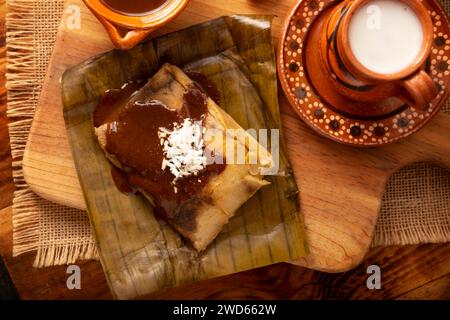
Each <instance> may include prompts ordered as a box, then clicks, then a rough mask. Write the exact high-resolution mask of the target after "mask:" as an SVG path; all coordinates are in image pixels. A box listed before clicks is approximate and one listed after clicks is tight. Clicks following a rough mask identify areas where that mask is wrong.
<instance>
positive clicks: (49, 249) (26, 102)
mask: <svg viewBox="0 0 450 320" xmlns="http://www.w3.org/2000/svg"><path fill="white" fill-rule="evenodd" d="M443 2H444V5H445V6H446V9H447V12H448V10H449V9H450V0H444V1H443ZM8 4H9V13H8V15H7V55H8V58H7V61H8V69H7V86H8V117H9V118H10V120H11V124H10V128H9V129H10V138H11V149H12V155H13V159H14V163H13V171H14V180H15V183H16V186H17V191H16V192H15V196H14V205H13V226H14V232H13V234H14V239H13V254H14V255H19V254H22V253H25V252H29V251H36V252H37V255H36V260H35V264H34V265H35V266H36V267H43V266H51V265H58V264H67V263H73V262H74V261H75V260H77V259H96V258H97V256H98V252H97V249H96V245H95V241H94V238H93V234H92V232H91V228H90V225H89V220H88V217H87V214H86V212H84V211H79V210H74V209H71V208H68V207H64V206H60V205H57V204H54V203H51V202H48V201H46V200H43V199H41V198H39V197H38V196H36V195H35V194H33V193H32V192H31V191H30V189H29V188H28V187H27V185H26V183H25V181H24V179H23V175H22V170H21V158H22V155H23V151H24V148H25V143H26V140H27V136H28V132H29V129H30V126H31V121H32V119H33V115H34V111H35V108H36V105H37V101H38V96H39V93H40V90H41V85H42V83H43V80H44V77H45V73H46V70H47V65H48V61H49V58H50V55H51V52H52V47H53V43H54V40H55V37H56V32H57V28H58V25H59V22H60V17H61V14H62V12H63V8H64V0H10V1H8ZM444 112H450V103H447V105H446V106H445V108H444ZM449 240H450V173H449V172H448V171H447V170H446V169H443V168H440V167H438V166H436V165H434V164H430V163H420V164H416V165H412V166H409V167H407V168H404V169H402V170H401V171H400V172H398V173H396V174H395V175H394V176H393V177H392V178H391V180H390V182H389V184H388V186H387V189H386V192H385V194H384V198H383V204H382V207H381V213H380V217H379V219H378V223H377V226H376V231H375V237H374V240H373V244H372V245H373V246H383V245H395V244H402V245H404V244H418V243H435V242H447V241H449Z"/></svg>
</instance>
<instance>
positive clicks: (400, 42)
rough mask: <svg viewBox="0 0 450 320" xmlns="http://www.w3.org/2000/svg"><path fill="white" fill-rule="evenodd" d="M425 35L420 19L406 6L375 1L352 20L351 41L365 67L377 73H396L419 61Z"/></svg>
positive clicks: (387, 0)
mask: <svg viewBox="0 0 450 320" xmlns="http://www.w3.org/2000/svg"><path fill="white" fill-rule="evenodd" d="M423 32H424V31H423V28H422V24H421V22H420V20H419V18H418V17H417V15H416V13H415V12H414V10H413V9H412V8H411V7H410V6H408V4H407V3H405V2H403V1H399V0H372V1H369V2H368V3H366V4H365V5H363V6H362V7H361V8H359V9H358V10H357V11H356V12H355V13H354V15H353V17H352V18H351V21H350V26H349V41H350V47H351V50H352V52H353V54H354V56H355V57H356V58H357V60H358V61H359V62H360V63H361V64H362V65H363V66H364V67H366V68H367V69H369V70H370V71H372V72H375V73H378V74H395V73H398V72H401V71H402V70H404V69H405V68H407V67H408V66H409V65H411V64H412V63H414V61H415V60H416V59H417V57H418V55H419V53H420V50H421V48H422V44H423V41H424V34H423Z"/></svg>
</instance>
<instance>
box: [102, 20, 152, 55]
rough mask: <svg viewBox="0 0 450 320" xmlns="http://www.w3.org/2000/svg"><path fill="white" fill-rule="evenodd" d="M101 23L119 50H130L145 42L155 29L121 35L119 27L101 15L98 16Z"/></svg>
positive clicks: (133, 31)
mask: <svg viewBox="0 0 450 320" xmlns="http://www.w3.org/2000/svg"><path fill="white" fill-rule="evenodd" d="M96 16H97V17H98V19H99V20H100V22H101V23H102V24H103V26H104V27H105V29H106V31H107V32H108V34H109V37H110V38H111V41H112V43H113V44H114V46H115V47H116V48H117V49H120V50H128V49H131V48H133V47H134V46H136V45H137V44H138V43H139V42H141V41H142V40H144V39H145V38H146V37H147V36H148V35H149V34H150V33H151V32H152V31H153V30H154V29H138V30H128V32H127V33H126V34H125V35H122V34H120V32H119V30H118V28H117V26H115V25H114V24H112V23H111V22H109V21H108V20H106V19H105V18H103V17H102V16H100V15H97V14H96Z"/></svg>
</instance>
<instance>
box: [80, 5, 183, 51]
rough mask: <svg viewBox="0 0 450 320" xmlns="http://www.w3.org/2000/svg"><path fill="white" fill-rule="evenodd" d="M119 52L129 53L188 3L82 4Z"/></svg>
mask: <svg viewBox="0 0 450 320" xmlns="http://www.w3.org/2000/svg"><path fill="white" fill-rule="evenodd" d="M83 1H84V3H85V4H86V6H87V7H88V8H89V9H90V10H91V11H92V12H93V13H94V15H95V16H96V17H97V18H98V19H99V20H100V22H101V23H102V24H103V26H104V27H105V28H106V31H107V32H108V34H109V36H110V38H111V41H112V42H113V44H114V46H115V47H116V48H118V49H122V50H126V49H131V48H132V47H134V46H135V45H137V44H138V43H139V42H141V41H142V40H144V39H145V38H146V37H147V36H148V35H149V34H150V33H151V32H152V31H154V30H155V29H157V28H159V27H161V26H162V25H164V24H166V23H168V22H169V21H171V20H173V19H174V18H175V17H176V16H177V15H178V14H180V13H181V11H183V9H184V8H185V7H186V5H187V3H188V2H189V0H83Z"/></svg>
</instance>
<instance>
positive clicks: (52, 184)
mask: <svg viewBox="0 0 450 320" xmlns="http://www.w3.org/2000/svg"><path fill="white" fill-rule="evenodd" d="M295 2H296V1H295V0H284V1H279V0H265V1H253V0H248V1H246V0H233V1H211V0H192V1H191V3H190V4H189V5H188V7H187V9H186V10H185V11H184V12H183V13H182V14H181V15H180V16H179V17H178V18H177V19H176V20H175V21H173V22H172V23H170V24H169V25H168V26H167V27H164V28H163V29H161V30H159V31H157V32H156V33H155V34H154V35H155V36H156V35H160V34H163V33H167V32H170V31H173V30H177V29H180V28H183V27H186V26H189V25H193V24H196V23H200V22H203V21H206V20H209V19H212V18H216V17H219V16H222V15H232V14H235V13H246V14H249V13H255V14H275V15H277V18H276V19H275V21H274V36H275V38H277V39H278V36H279V34H280V32H281V26H282V23H283V20H284V18H285V17H286V16H287V15H288V13H289V11H290V8H291V7H292V6H293V5H294V4H295ZM73 5H75V6H77V7H78V8H80V10H81V11H80V12H81V28H80V29H71V26H72V25H73V24H72V23H71V22H73V20H71V19H72V18H73V12H74V11H73V9H74V8H75V9H76V7H71V6H73ZM67 6H68V7H67V8H68V9H67V10H66V11H65V14H64V17H63V20H62V24H61V26H60V30H59V33H58V37H57V40H56V45H55V49H54V53H53V56H52V58H51V63H50V66H49V70H48V73H47V78H46V80H45V83H44V86H43V90H42V93H41V97H40V101H39V106H38V108H37V112H36V116H35V119H34V122H33V126H32V129H31V133H30V137H29V141H28V144H27V148H26V151H25V156H24V160H23V171H24V175H25V179H26V181H27V182H28V184H29V185H30V187H31V188H32V189H33V190H34V191H35V192H36V193H37V194H39V195H40V196H42V197H43V198H46V199H48V200H51V201H54V202H57V203H60V204H64V205H67V206H71V207H75V208H80V209H84V208H85V203H84V200H83V194H82V191H81V188H80V185H79V182H78V178H77V174H76V171H75V167H74V163H73V159H72V155H71V150H70V147H69V143H68V141H67V136H66V130H65V126H64V120H63V115H62V105H61V97H60V90H61V89H60V77H61V75H62V73H63V72H64V70H65V69H66V68H68V67H70V66H73V65H76V64H78V63H80V62H81V61H83V60H85V59H87V58H89V57H91V56H93V55H95V54H98V53H100V52H103V51H106V50H109V49H111V47H112V46H111V43H110V41H109V38H108V36H107V34H106V32H105V31H104V29H103V27H102V26H101V25H100V23H99V22H98V21H97V20H96V18H95V17H94V16H93V15H92V14H91V13H90V12H89V10H87V9H86V8H85V7H84V5H83V4H82V2H81V0H71V1H68V3H67ZM277 39H276V40H277ZM280 106H281V112H282V119H283V125H284V130H285V131H284V132H285V136H286V140H287V143H288V147H289V152H290V158H291V161H292V164H293V167H294V170H295V175H296V178H297V182H298V185H299V187H300V202H301V208H302V213H303V215H304V219H305V225H306V232H307V237H308V241H309V244H310V249H311V254H310V255H309V256H308V257H307V258H304V259H301V260H298V261H294V262H293V263H295V264H299V265H302V266H306V267H309V268H313V269H318V270H321V271H327V272H341V271H345V270H348V269H351V268H353V267H355V266H356V265H357V264H359V263H360V261H361V260H362V259H363V257H364V255H365V254H366V252H367V250H368V248H369V246H370V243H371V240H372V236H373V232H374V227H375V223H376V220H377V216H378V211H379V208H380V203H381V198H382V194H383V191H384V188H385V185H386V182H387V180H388V178H389V176H390V175H392V173H394V172H395V171H396V170H398V169H399V168H401V167H403V166H405V165H407V164H410V163H412V162H416V161H422V160H432V161H436V162H439V163H441V164H443V165H446V166H448V167H450V134H449V128H450V116H448V115H444V114H439V115H438V116H437V117H436V118H435V119H434V120H433V121H432V122H431V123H430V124H429V125H428V126H427V127H426V128H425V129H423V130H422V131H420V132H419V133H417V134H415V135H414V136H412V137H409V138H407V139H405V140H403V141H401V142H398V143H395V144H393V145H389V146H385V147H382V148H377V149H357V148H352V147H347V146H343V145H339V144H337V143H335V142H331V141H329V140H326V139H325V138H322V137H319V136H318V135H316V134H315V133H314V132H313V131H312V130H311V129H309V128H308V127H306V125H305V124H304V123H303V122H302V121H301V120H300V119H299V118H298V117H297V116H296V114H295V113H294V112H293V111H292V109H291V107H290V106H289V104H288V102H287V100H286V98H285V97H284V95H283V94H282V92H281V90H280Z"/></svg>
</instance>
